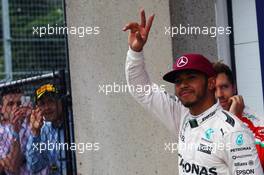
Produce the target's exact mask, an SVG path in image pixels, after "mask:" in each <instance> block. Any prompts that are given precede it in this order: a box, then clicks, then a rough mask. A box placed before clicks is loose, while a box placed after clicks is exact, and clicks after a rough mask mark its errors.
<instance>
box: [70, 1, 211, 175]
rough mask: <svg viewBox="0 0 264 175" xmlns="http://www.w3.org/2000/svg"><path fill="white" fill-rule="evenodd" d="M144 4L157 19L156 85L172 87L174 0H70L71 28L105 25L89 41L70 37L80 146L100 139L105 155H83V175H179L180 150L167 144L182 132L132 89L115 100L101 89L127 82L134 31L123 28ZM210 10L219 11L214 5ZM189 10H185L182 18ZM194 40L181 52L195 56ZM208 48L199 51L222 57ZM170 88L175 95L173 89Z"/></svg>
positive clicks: (152, 52)
mask: <svg viewBox="0 0 264 175" xmlns="http://www.w3.org/2000/svg"><path fill="white" fill-rule="evenodd" d="M208 2H209V1H208ZM140 7H144V8H145V9H146V14H147V15H150V14H151V13H155V14H156V17H155V20H154V24H153V26H152V30H151V33H150V36H149V41H148V43H147V45H146V47H145V50H144V52H145V57H146V65H147V70H148V72H149V74H150V77H151V79H152V81H154V82H156V83H157V84H160V85H161V84H165V82H164V81H162V75H163V74H164V73H165V72H167V71H168V67H170V66H168V65H170V64H171V62H172V58H173V56H172V53H173V51H172V40H171V38H170V37H169V36H167V35H165V29H164V27H165V26H170V25H171V24H170V2H169V0H162V1H161V0H133V1H122V0H107V1H106V0H105V1H103V0H95V1H92V0H86V1H85V0H75V1H72V0H66V15H67V25H68V26H69V27H70V26H75V27H78V26H92V27H96V26H99V27H100V34H98V35H88V36H85V37H83V38H80V37H78V36H76V35H69V57H70V72H71V85H72V97H73V111H74V122H75V138H76V142H77V143H86V142H92V143H95V142H98V143H99V146H100V150H98V151H85V152H84V153H77V168H78V173H80V174H83V175H87V174H89V175H106V174H109V175H121V174H126V175H135V174H138V175H148V174H160V175H167V174H177V170H178V169H177V153H176V152H174V153H173V154H172V153H169V152H168V151H165V150H164V144H165V143H168V142H176V138H175V137H174V135H173V134H171V133H169V131H168V130H167V129H166V128H165V127H164V126H163V125H162V124H161V123H160V122H159V121H156V120H155V119H154V117H153V116H151V115H150V114H148V113H147V112H145V111H144V109H143V108H142V107H141V106H140V105H139V104H137V103H136V102H135V101H134V99H132V97H131V96H130V94H129V93H128V92H120V93H109V94H108V95H106V94H104V93H102V92H99V91H100V89H99V86H101V87H102V86H103V85H105V86H106V85H114V84H119V85H125V84H126V81H125V72H124V69H125V68H124V66H125V57H126V52H127V49H128V46H127V33H124V32H122V27H123V26H124V24H126V23H127V22H130V21H138V20H139V17H138V11H139V9H140ZM203 8H209V10H210V11H213V10H212V9H211V8H212V7H211V6H203ZM194 10H195V9H194ZM198 12H199V13H200V10H198ZM182 13H183V12H181V11H179V15H180V14H182ZM193 13H195V12H193ZM204 16H205V14H204ZM174 17H176V16H173V18H174ZM177 18H178V17H177ZM182 20H183V19H182ZM212 20H213V17H212ZM183 21H184V20H183ZM206 21H207V20H206ZM201 22H204V21H201ZM212 23H213V22H212ZM205 40H208V38H207V39H205ZM175 42H176V41H175ZM186 42H187V40H186V41H185V40H184V41H179V42H177V45H178V48H177V49H176V50H180V49H181V50H182V51H187V50H188V48H189V47H188V43H186ZM197 42H198V41H197ZM203 43H204V44H205V45H207V46H208V47H207V46H201V45H197V46H195V48H196V50H201V51H203V50H206V54H205V55H208V54H209V55H215V51H216V47H215V46H211V45H214V44H215V42H213V41H210V42H209V43H206V41H203ZM209 45H210V46H209ZM192 46H194V45H192ZM185 47H187V48H185ZM199 47H201V48H200V49H199ZM208 48H209V49H208ZM188 51H189V50H188ZM165 85H166V89H167V90H168V91H169V92H171V93H174V91H173V86H171V85H168V84H165ZM77 152H78V151H77Z"/></svg>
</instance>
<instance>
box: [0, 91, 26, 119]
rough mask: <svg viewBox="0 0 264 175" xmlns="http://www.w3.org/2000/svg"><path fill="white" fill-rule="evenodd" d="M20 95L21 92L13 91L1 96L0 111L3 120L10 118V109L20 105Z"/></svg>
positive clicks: (12, 109)
mask: <svg viewBox="0 0 264 175" xmlns="http://www.w3.org/2000/svg"><path fill="white" fill-rule="evenodd" d="M22 95H23V94H22V93H14V94H7V95H4V96H3V98H2V109H1V113H2V114H3V116H4V119H5V120H10V119H11V116H12V111H14V110H15V109H17V108H18V107H19V106H20V105H21V97H22Z"/></svg>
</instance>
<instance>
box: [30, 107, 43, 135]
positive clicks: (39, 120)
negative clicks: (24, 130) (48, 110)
mask: <svg viewBox="0 0 264 175" xmlns="http://www.w3.org/2000/svg"><path fill="white" fill-rule="evenodd" d="M42 126H43V114H42V111H41V110H40V108H38V107H37V108H36V109H35V110H32V113H31V116H30V128H31V132H32V134H33V135H34V136H39V134H40V130H41V127H42Z"/></svg>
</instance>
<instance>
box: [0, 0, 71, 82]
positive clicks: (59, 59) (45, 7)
mask: <svg viewBox="0 0 264 175" xmlns="http://www.w3.org/2000/svg"><path fill="white" fill-rule="evenodd" d="M0 2H1V3H0V9H1V13H0V16H1V20H0V78H1V79H3V78H6V79H13V80H16V79H19V78H23V77H27V76H29V75H30V76H32V75H36V74H39V73H40V72H41V73H43V72H49V71H53V70H58V69H67V68H66V67H67V62H66V57H67V49H66V48H67V42H66V35H64V34H55V33H54V34H53V33H52V34H51V33H49V34H45V35H41V36H40V35H39V34H38V32H34V31H37V29H39V28H40V27H47V26H54V27H55V26H65V18H64V17H65V15H64V1H63V0H37V1H32V0H0Z"/></svg>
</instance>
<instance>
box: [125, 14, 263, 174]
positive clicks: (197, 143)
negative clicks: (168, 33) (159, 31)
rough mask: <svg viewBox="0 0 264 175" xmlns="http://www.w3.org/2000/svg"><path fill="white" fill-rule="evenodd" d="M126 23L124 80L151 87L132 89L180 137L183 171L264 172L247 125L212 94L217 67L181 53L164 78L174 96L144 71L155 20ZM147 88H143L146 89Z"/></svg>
mask: <svg viewBox="0 0 264 175" xmlns="http://www.w3.org/2000/svg"><path fill="white" fill-rule="evenodd" d="M140 16H141V24H138V23H128V24H127V25H126V26H125V27H124V28H123V31H127V30H129V31H130V32H129V36H128V43H129V50H128V53H127V60H126V79H127V83H128V85H129V86H134V87H135V86H142V87H144V86H148V87H149V86H151V88H150V89H148V92H144V91H142V92H140V91H130V93H131V94H132V96H133V97H134V98H135V99H136V100H137V101H138V102H139V103H140V104H141V105H142V106H143V107H144V108H146V109H147V110H148V111H150V112H152V113H153V114H154V115H155V116H157V117H158V118H159V119H160V120H161V121H162V122H163V123H164V124H165V125H166V126H167V127H168V128H169V129H170V130H171V131H172V132H173V133H174V134H175V135H176V136H178V138H179V139H178V158H179V161H178V164H179V174H181V175H189V174H197V175H216V174H217V175H231V174H232V175H245V174H257V175H262V174H263V171H262V168H261V165H260V161H259V158H258V155H257V151H256V148H255V145H254V137H253V135H252V133H251V132H250V130H249V129H247V127H246V126H245V125H243V124H242V122H241V121H240V120H239V119H238V118H236V117H235V116H234V115H233V114H231V113H229V112H227V111H224V110H223V109H222V108H221V107H220V105H219V103H218V102H217V101H216V99H215V96H214V90H215V71H214V69H213V67H212V64H211V63H210V62H209V61H208V60H207V59H206V58H205V57H204V56H202V55H199V54H186V55H182V56H181V57H179V58H178V59H177V60H176V62H175V64H174V65H173V69H174V70H173V71H171V72H169V73H167V74H166V75H165V76H164V77H163V79H164V80H166V81H168V82H171V83H174V84H175V91H176V96H177V97H174V96H170V95H169V94H167V93H166V92H165V91H162V90H161V89H159V87H158V86H157V85H156V84H154V83H152V82H151V81H150V79H149V76H148V74H147V72H146V70H145V64H144V55H143V46H144V45H145V43H146V41H147V38H148V34H149V31H150V28H151V25H152V22H153V20H154V15H152V16H150V17H149V19H148V20H147V21H146V18H145V12H144V10H141V12H140ZM142 89H145V88H142Z"/></svg>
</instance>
